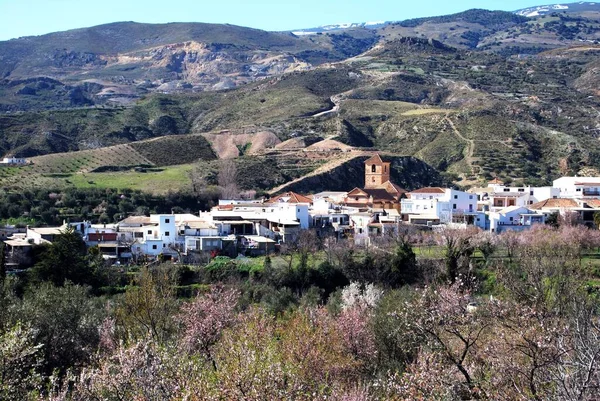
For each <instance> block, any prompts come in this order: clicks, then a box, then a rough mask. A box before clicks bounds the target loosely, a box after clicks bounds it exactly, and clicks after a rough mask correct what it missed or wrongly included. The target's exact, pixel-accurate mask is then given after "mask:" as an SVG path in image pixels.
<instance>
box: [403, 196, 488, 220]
mask: <svg viewBox="0 0 600 401" xmlns="http://www.w3.org/2000/svg"><path fill="white" fill-rule="evenodd" d="M401 202H402V203H401V214H402V220H404V221H408V222H410V223H414V224H429V222H431V224H438V223H442V224H446V223H451V222H453V221H454V222H456V221H457V220H458V219H464V218H465V217H466V216H470V217H469V222H471V221H470V220H473V218H474V216H475V215H476V213H477V196H476V195H474V194H471V193H468V192H463V191H457V190H455V189H451V188H439V187H427V188H421V189H417V190H415V191H412V192H410V193H409V194H408V198H407V199H402V201H401Z"/></svg>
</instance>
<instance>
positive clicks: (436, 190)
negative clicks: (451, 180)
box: [410, 187, 446, 194]
mask: <svg viewBox="0 0 600 401" xmlns="http://www.w3.org/2000/svg"><path fill="white" fill-rule="evenodd" d="M410 193H411V194H445V193H446V191H445V190H444V188H440V187H425V188H419V189H415V190H414V191H411V192H410Z"/></svg>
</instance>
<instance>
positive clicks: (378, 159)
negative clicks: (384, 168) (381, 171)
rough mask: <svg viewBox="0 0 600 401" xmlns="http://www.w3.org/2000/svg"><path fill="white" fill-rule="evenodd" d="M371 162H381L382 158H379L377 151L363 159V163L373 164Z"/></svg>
mask: <svg viewBox="0 0 600 401" xmlns="http://www.w3.org/2000/svg"><path fill="white" fill-rule="evenodd" d="M373 163H383V160H382V159H381V156H379V153H376V154H374V155H373V156H371V157H370V158H368V159H367V160H365V164H373Z"/></svg>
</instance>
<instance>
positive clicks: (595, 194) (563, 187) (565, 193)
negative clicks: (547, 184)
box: [552, 177, 600, 198]
mask: <svg viewBox="0 0 600 401" xmlns="http://www.w3.org/2000/svg"><path fill="white" fill-rule="evenodd" d="M552 186H553V187H554V188H556V189H558V191H559V197H561V198H599V197H600V177H561V178H558V179H556V180H554V181H553V183H552Z"/></svg>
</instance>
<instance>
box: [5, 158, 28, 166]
mask: <svg viewBox="0 0 600 401" xmlns="http://www.w3.org/2000/svg"><path fill="white" fill-rule="evenodd" d="M0 164H2V165H9V166H22V165H25V164H27V160H26V159H25V158H23V157H15V156H14V155H6V156H4V158H3V159H2V161H1V162H0Z"/></svg>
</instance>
